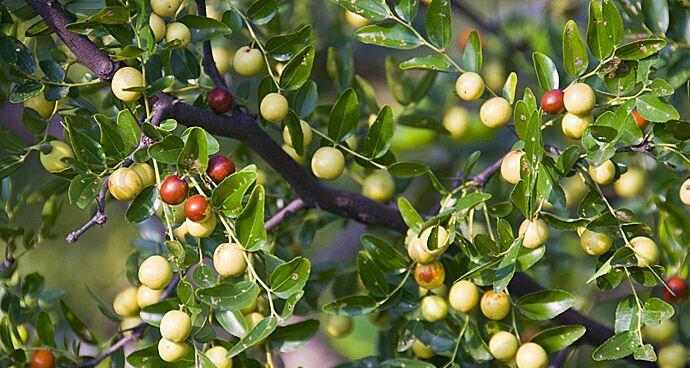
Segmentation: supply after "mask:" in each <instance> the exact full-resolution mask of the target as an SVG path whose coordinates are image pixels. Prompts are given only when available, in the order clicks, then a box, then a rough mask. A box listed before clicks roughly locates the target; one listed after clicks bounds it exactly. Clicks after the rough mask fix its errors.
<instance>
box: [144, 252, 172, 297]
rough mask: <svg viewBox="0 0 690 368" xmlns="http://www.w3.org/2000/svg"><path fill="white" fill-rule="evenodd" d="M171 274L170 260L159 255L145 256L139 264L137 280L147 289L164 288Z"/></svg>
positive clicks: (170, 278)
mask: <svg viewBox="0 0 690 368" xmlns="http://www.w3.org/2000/svg"><path fill="white" fill-rule="evenodd" d="M172 276H173V271H172V266H171V265H170V262H168V260H167V259H165V258H163V257H161V256H159V255H155V256H151V257H149V258H146V260H144V262H142V263H141V266H139V281H140V282H141V283H142V284H144V285H145V286H146V287H148V288H149V289H154V290H160V289H163V288H165V287H166V286H168V284H169V283H170V280H172Z"/></svg>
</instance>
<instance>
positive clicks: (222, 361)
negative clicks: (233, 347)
mask: <svg viewBox="0 0 690 368" xmlns="http://www.w3.org/2000/svg"><path fill="white" fill-rule="evenodd" d="M204 355H206V357H207V358H208V360H210V361H211V363H213V365H214V366H216V368H232V359H229V358H226V357H225V356H226V355H228V349H226V348H224V347H222V346H214V347H212V348H210V349H208V350H206V352H205V353H204Z"/></svg>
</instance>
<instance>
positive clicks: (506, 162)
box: [501, 150, 525, 185]
mask: <svg viewBox="0 0 690 368" xmlns="http://www.w3.org/2000/svg"><path fill="white" fill-rule="evenodd" d="M524 155H525V152H523V151H519V150H515V151H510V152H508V154H506V155H505V156H504V157H503V160H502V161H501V177H502V178H503V180H505V181H507V182H508V183H510V184H513V185H515V184H517V183H518V182H519V181H520V176H521V173H522V156H524Z"/></svg>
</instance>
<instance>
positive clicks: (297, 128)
mask: <svg viewBox="0 0 690 368" xmlns="http://www.w3.org/2000/svg"><path fill="white" fill-rule="evenodd" d="M285 126H286V127H287V128H288V134H290V142H291V145H292V147H293V148H294V149H295V152H297V155H299V156H304V148H305V147H304V132H302V122H301V121H300V120H299V118H298V117H297V115H296V114H295V113H294V112H293V111H292V110H288V113H287V115H286V116H285Z"/></svg>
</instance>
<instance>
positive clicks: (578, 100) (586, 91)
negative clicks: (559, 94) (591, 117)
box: [563, 83, 596, 115]
mask: <svg viewBox="0 0 690 368" xmlns="http://www.w3.org/2000/svg"><path fill="white" fill-rule="evenodd" d="M595 103H596V96H595V95H594V90H592V87H590V86H589V85H587V84H585V83H575V84H573V85H572V86H570V87H568V88H566V89H565V90H564V91H563V104H564V105H565V109H566V110H568V112H570V113H573V114H575V115H582V114H587V113H589V112H590V111H592V109H593V108H594V104H595Z"/></svg>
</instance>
